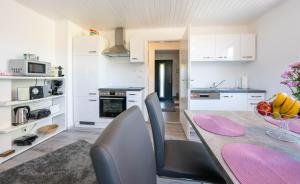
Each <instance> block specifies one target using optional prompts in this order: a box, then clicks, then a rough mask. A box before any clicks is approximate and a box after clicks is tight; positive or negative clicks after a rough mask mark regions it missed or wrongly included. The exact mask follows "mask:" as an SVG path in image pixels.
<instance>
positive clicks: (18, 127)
mask: <svg viewBox="0 0 300 184" xmlns="http://www.w3.org/2000/svg"><path fill="white" fill-rule="evenodd" d="M62 114H64V112H59V113H55V114H51V115H50V116H48V117H45V118H42V119H38V120H29V121H28V122H27V123H25V124H22V125H18V126H12V127H10V128H6V129H2V130H1V129H0V134H7V133H10V132H13V131H16V130H19V129H22V128H25V127H28V126H30V125H33V124H37V123H39V122H42V121H44V120H47V119H51V118H54V117H56V116H59V115H62Z"/></svg>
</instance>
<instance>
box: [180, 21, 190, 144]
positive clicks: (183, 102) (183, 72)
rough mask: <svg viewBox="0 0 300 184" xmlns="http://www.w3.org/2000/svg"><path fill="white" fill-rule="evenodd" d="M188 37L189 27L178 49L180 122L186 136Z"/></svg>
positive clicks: (188, 131) (188, 87)
mask: <svg viewBox="0 0 300 184" xmlns="http://www.w3.org/2000/svg"><path fill="white" fill-rule="evenodd" d="M189 39H190V27H188V28H187V29H186V32H185V34H184V36H183V38H182V40H181V41H180V50H179V60H180V61H179V62H180V84H179V87H180V93H179V96H180V104H179V105H180V122H181V124H182V127H183V129H184V132H185V134H186V136H187V138H188V139H189V138H190V125H189V122H188V120H187V119H186V117H185V115H184V110H188V109H189V106H190V105H189V99H190V65H191V64H190V56H189V54H190V53H189V46H190V43H189Z"/></svg>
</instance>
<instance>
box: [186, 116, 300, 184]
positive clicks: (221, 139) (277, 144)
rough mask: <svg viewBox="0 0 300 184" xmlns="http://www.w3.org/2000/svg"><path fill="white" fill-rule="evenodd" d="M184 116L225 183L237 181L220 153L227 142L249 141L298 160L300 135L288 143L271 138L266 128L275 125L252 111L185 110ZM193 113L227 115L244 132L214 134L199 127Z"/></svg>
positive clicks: (299, 156)
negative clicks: (234, 135)
mask: <svg viewBox="0 0 300 184" xmlns="http://www.w3.org/2000/svg"><path fill="white" fill-rule="evenodd" d="M184 113H185V116H186V117H187V119H188V121H189V122H190V124H191V125H192V127H193V129H194V130H195V131H196V133H197V135H198V136H199V137H200V139H201V141H202V143H203V144H204V145H205V147H206V148H207V150H208V151H209V153H210V154H211V156H212V158H213V159H214V160H215V161H216V164H217V165H218V166H219V167H220V168H221V170H222V171H223V174H224V177H225V179H226V181H227V183H234V184H236V183H239V181H238V180H237V178H236V177H235V176H234V174H233V173H232V172H231V170H230V168H229V167H228V166H227V164H226V163H225V161H224V160H223V158H222V155H221V149H222V147H223V146H224V145H225V144H228V143H250V144H256V145H263V146H267V147H270V148H272V149H275V150H279V151H281V152H284V153H287V154H288V155H290V156H291V157H293V158H294V159H296V160H299V161H300V135H297V134H294V135H297V136H298V137H299V142H297V143H289V142H283V141H279V140H276V139H273V138H271V137H269V136H268V135H266V133H265V131H266V130H267V129H276V128H277V127H276V126H274V125H272V124H270V123H268V122H266V121H265V120H263V119H262V118H260V117H259V116H258V115H257V114H255V113H254V112H225V111H187V110H186V111H185V112H184ZM195 114H211V115H219V116H224V117H227V118H229V119H231V120H233V121H235V122H237V123H239V124H240V125H242V126H243V127H244V128H245V130H246V133H245V135H244V136H241V137H226V136H221V135H216V134H213V133H210V132H207V131H205V130H204V129H201V128H200V127H199V126H198V125H197V124H196V123H195V122H194V120H193V116H194V115H195Z"/></svg>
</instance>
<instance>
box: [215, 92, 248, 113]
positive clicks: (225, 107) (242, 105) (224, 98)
mask: <svg viewBox="0 0 300 184" xmlns="http://www.w3.org/2000/svg"><path fill="white" fill-rule="evenodd" d="M220 110H221V111H246V110H247V93H221V95H220Z"/></svg>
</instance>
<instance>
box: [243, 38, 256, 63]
mask: <svg viewBox="0 0 300 184" xmlns="http://www.w3.org/2000/svg"><path fill="white" fill-rule="evenodd" d="M255 59H256V36H255V34H242V35H241V60H243V61H251V60H255Z"/></svg>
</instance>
